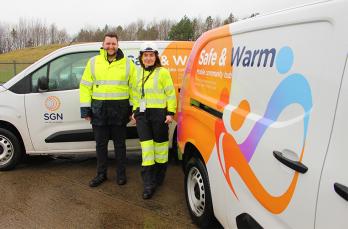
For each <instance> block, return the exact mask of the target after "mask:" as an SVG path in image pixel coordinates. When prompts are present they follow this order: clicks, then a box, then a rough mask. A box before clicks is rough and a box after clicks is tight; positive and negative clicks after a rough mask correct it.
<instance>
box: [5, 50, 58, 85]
mask: <svg viewBox="0 0 348 229" xmlns="http://www.w3.org/2000/svg"><path fill="white" fill-rule="evenodd" d="M64 46H65V45H47V46H40V47H35V48H25V49H20V50H16V51H13V52H9V53H4V54H0V83H4V82H6V81H8V80H9V79H11V78H12V77H13V76H14V75H15V73H14V62H16V63H17V64H16V73H17V74H18V73H19V72H21V71H22V70H23V69H25V68H26V67H28V66H29V65H30V64H20V63H34V62H35V61H37V60H39V59H40V58H42V57H43V56H45V55H47V54H49V53H51V52H53V51H54V50H56V49H59V48H61V47H64Z"/></svg>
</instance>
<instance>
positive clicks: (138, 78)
mask: <svg viewBox="0 0 348 229" xmlns="http://www.w3.org/2000/svg"><path fill="white" fill-rule="evenodd" d="M141 69H142V68H138V69H137V82H136V85H135V86H138V84H139V83H140V81H141Z"/></svg>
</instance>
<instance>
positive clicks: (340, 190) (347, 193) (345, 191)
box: [334, 182, 348, 201]
mask: <svg viewBox="0 0 348 229" xmlns="http://www.w3.org/2000/svg"><path fill="white" fill-rule="evenodd" d="M334 188H335V192H336V193H337V194H338V195H339V196H340V197H342V198H343V199H345V200H346V201H348V187H347V186H345V185H343V184H340V183H337V182H336V183H335V184H334Z"/></svg>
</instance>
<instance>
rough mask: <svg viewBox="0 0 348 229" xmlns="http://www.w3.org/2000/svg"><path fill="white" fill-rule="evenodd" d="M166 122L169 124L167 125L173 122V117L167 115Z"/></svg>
mask: <svg viewBox="0 0 348 229" xmlns="http://www.w3.org/2000/svg"><path fill="white" fill-rule="evenodd" d="M164 122H165V123H167V124H169V123H171V122H173V115H167V116H166V121H164Z"/></svg>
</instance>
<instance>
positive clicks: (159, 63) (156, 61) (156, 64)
mask: <svg viewBox="0 0 348 229" xmlns="http://www.w3.org/2000/svg"><path fill="white" fill-rule="evenodd" d="M143 53H144V52H140V55H139V62H140V65H141V67H143V68H145V65H144V63H143V60H142V57H143ZM155 56H156V60H155V64H154V65H155V67H156V68H157V67H162V64H161V60H160V58H159V55H158V52H155Z"/></svg>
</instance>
